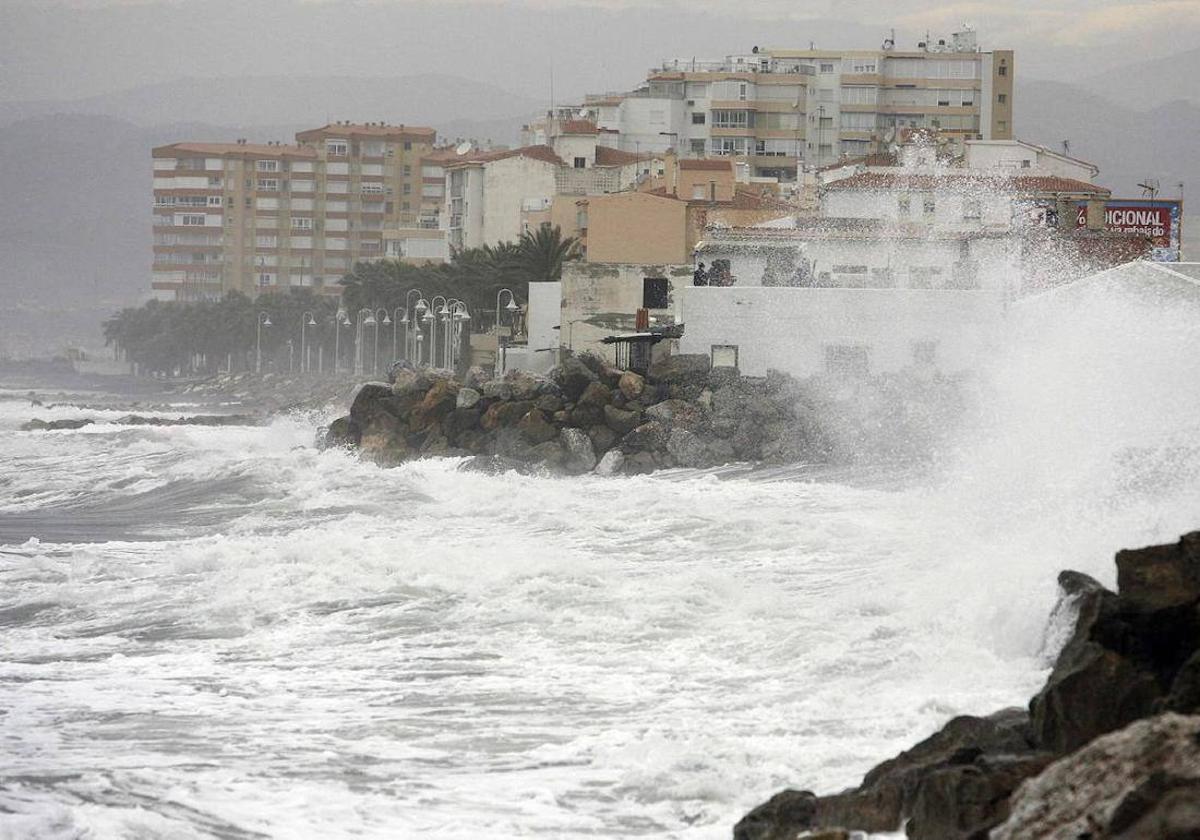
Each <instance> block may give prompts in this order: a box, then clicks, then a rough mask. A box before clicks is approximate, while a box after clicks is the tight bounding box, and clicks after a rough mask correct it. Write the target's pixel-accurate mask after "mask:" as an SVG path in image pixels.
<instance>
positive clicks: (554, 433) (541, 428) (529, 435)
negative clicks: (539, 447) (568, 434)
mask: <svg viewBox="0 0 1200 840" xmlns="http://www.w3.org/2000/svg"><path fill="white" fill-rule="evenodd" d="M517 428H518V429H520V431H521V434H523V435H525V439H526V440H528V441H529V442H530V443H532V444H538V443H545V442H546V441H548V440H554V439H555V438H557V437H558V428H557V427H555V426H554V424H553V423H548V422H546V415H545V414H543V413H542V412H541V411H540V410H538V409H536V408H534V409H530V410H529V412H527V413H526V414H525V416H524V417H522V418H521V419H520V420H519V421H517Z"/></svg>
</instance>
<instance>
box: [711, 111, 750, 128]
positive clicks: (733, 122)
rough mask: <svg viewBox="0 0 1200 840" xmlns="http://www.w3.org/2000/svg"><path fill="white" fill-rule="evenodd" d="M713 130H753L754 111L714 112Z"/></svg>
mask: <svg viewBox="0 0 1200 840" xmlns="http://www.w3.org/2000/svg"><path fill="white" fill-rule="evenodd" d="M712 115H713V121H712V124H713V128H753V127H754V112H752V111H724V110H718V111H713V112H712Z"/></svg>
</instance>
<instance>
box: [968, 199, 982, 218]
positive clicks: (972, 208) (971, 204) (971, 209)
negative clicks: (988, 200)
mask: <svg viewBox="0 0 1200 840" xmlns="http://www.w3.org/2000/svg"><path fill="white" fill-rule="evenodd" d="M982 212H983V211H982V208H981V206H980V204H979V199H977V198H965V199H963V218H964V219H978V218H979V217H980V215H982Z"/></svg>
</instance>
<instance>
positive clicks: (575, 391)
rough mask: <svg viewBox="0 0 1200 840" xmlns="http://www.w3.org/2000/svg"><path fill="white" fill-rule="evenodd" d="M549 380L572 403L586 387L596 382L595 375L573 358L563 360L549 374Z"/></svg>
mask: <svg viewBox="0 0 1200 840" xmlns="http://www.w3.org/2000/svg"><path fill="white" fill-rule="evenodd" d="M550 378H551V379H552V380H553V381H554V384H555V385H557V386H558V387H559V388H561V389H562V393H563V396H564V397H566V398H567V399H568V400H570V401H572V402H573V401H575V400H578V399H579V397H580V395H581V394H583V392H584V390H585V389H586V388H587V386H588V385H590V384H592V383H593V382H596V381H598V378H597V376H596V374H595V373H593V372H592V371H591V370H590V369H589V368H588V367H587V365H585V364H584V363H583V362H581V361H580V360H579V359H577V358H576V357H574V356H568V357H567V358H565V359H563V361H562V364H560V365H559V366H558V367H556V368H555V369H554V370H552V371H551V372H550Z"/></svg>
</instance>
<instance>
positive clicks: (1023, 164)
mask: <svg viewBox="0 0 1200 840" xmlns="http://www.w3.org/2000/svg"><path fill="white" fill-rule="evenodd" d="M1029 167H1030V162H1029V160H1028V159H1026V160H1023V161H1021V168H1022V169H1028V168H1029Z"/></svg>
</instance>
